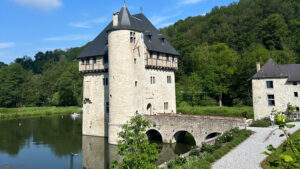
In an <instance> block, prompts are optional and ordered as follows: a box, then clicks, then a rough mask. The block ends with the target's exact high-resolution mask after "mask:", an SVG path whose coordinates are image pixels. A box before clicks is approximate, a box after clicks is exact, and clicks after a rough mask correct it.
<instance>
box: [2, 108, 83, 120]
mask: <svg viewBox="0 0 300 169" xmlns="http://www.w3.org/2000/svg"><path fill="white" fill-rule="evenodd" d="M73 112H76V113H81V108H79V107H21V108H0V119H14V118H23V117H31V116H46V115H57V114H69V113H73Z"/></svg>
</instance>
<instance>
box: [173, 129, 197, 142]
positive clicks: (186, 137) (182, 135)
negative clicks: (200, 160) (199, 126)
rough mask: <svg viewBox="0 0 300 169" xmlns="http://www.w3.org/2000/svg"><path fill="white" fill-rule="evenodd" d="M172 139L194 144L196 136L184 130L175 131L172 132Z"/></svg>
mask: <svg viewBox="0 0 300 169" xmlns="http://www.w3.org/2000/svg"><path fill="white" fill-rule="evenodd" d="M172 139H174V140H175V141H176V143H189V144H192V145H196V138H195V137H194V136H193V135H192V134H191V133H190V132H188V131H186V130H179V131H176V132H175V133H174V134H173V136H172Z"/></svg>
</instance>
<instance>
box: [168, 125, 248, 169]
mask: <svg viewBox="0 0 300 169" xmlns="http://www.w3.org/2000/svg"><path fill="white" fill-rule="evenodd" d="M251 134H252V132H251V131H250V130H238V129H232V130H231V131H229V132H225V133H224V134H222V135H221V136H220V137H219V138H218V139H217V141H216V143H215V144H214V145H211V146H210V145H207V144H204V145H203V146H202V148H201V149H200V150H197V149H195V150H192V151H191V152H190V154H189V155H190V156H188V157H177V158H175V159H173V160H171V161H170V162H169V163H168V168H170V169H186V168H192V169H210V168H211V165H212V163H214V162H215V161H216V160H218V159H220V158H222V157H223V156H224V155H226V154H227V153H228V152H229V151H230V150H231V149H233V148H234V147H236V146H237V145H239V144H240V143H242V142H243V141H244V140H246V139H247V138H248V137H249V136H250V135H251ZM228 137H230V138H231V139H229V140H228V139H227V138H228ZM203 147H205V148H203Z"/></svg>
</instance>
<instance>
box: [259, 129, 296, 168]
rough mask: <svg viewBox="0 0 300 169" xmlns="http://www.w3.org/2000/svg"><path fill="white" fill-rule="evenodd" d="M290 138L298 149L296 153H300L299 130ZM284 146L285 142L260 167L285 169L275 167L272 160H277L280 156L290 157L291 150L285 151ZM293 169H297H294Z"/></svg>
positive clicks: (278, 166)
mask: <svg viewBox="0 0 300 169" xmlns="http://www.w3.org/2000/svg"><path fill="white" fill-rule="evenodd" d="M290 138H291V139H292V140H293V143H294V145H295V147H296V148H297V149H298V151H300V146H299V145H300V130H297V131H296V132H295V133H294V134H293V135H291V136H290ZM285 145H286V142H284V143H283V144H281V146H279V148H278V149H277V150H276V151H275V152H274V153H273V154H271V155H270V156H268V157H267V158H266V159H265V160H264V161H263V162H262V167H263V168H264V169H284V168H286V167H284V166H280V165H275V164H274V163H273V161H274V160H276V159H278V158H279V156H280V155H281V154H283V153H284V154H288V155H291V156H292V154H293V153H292V151H291V149H288V150H287V151H284V150H285ZM298 165H300V163H298ZM294 168H295V169H296V168H297V167H294ZM290 169H293V167H290Z"/></svg>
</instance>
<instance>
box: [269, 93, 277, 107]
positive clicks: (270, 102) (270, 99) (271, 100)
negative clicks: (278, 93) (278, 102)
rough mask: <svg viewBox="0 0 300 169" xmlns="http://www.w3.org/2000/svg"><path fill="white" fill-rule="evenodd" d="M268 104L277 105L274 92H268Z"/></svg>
mask: <svg viewBox="0 0 300 169" xmlns="http://www.w3.org/2000/svg"><path fill="white" fill-rule="evenodd" d="M268 105H269V106H275V97H274V95H273V94H268Z"/></svg>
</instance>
